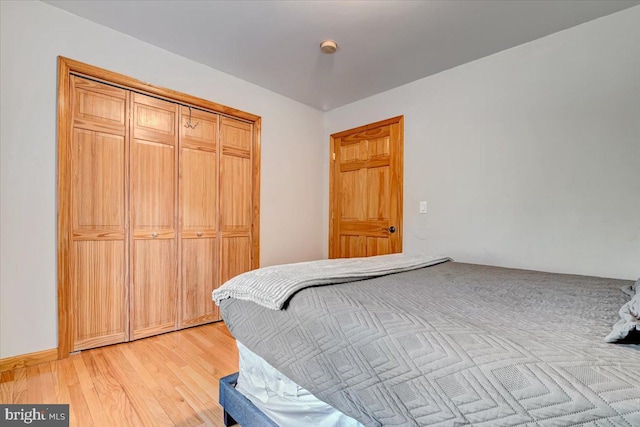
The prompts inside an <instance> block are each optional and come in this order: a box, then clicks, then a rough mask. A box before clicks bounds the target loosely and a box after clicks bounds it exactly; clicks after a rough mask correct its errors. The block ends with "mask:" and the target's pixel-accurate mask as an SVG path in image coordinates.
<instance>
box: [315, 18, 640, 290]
mask: <svg viewBox="0 0 640 427" xmlns="http://www.w3.org/2000/svg"><path fill="white" fill-rule="evenodd" d="M639 40H640V6H637V7H634V8H631V9H628V10H625V11H622V12H620V13H617V14H614V15H610V16H608V17H604V18H601V19H598V20H595V21H592V22H590V23H586V24H583V25H580V26H578V27H574V28H572V29H569V30H566V31H563V32H560V33H556V34H554V35H551V36H548V37H545V38H543V39H539V40H536V41H533V42H531V43H527V44H525V45H521V46H518V47H515V48H513V49H510V50H507V51H504V52H501V53H498V54H495V55H492V56H489V57H486V58H483V59H480V60H478V61H474V62H472V63H468V64H465V65H462V66H459V67H457V68H454V69H451V70H448V71H445V72H442V73H440V74H437V75H434V76H431V77H428V78H425V79H422V80H419V81H416V82H413V83H410V84H407V85H405V86H403V87H400V88H397V89H394V90H391V91H388V92H385V93H382V94H379V95H377V96H374V97H371V98H367V99H364V100H361V101H358V102H355V103H353V104H350V105H347V106H345V107H342V108H338V109H335V110H332V111H330V112H329V113H327V115H326V117H325V120H326V128H327V132H326V134H325V141H328V138H329V134H330V133H334V132H338V131H342V130H345V129H349V128H353V127H356V126H359V125H363V124H366V123H370V122H374V121H377V120H381V119H386V118H389V117H393V116H396V115H400V114H404V116H405V177H404V179H405V181H404V184H405V192H404V194H405V203H404V221H405V224H404V236H405V240H404V249H405V251H422V252H426V253H439V254H446V255H450V256H452V257H453V258H454V259H456V260H458V261H464V262H472V263H482V264H492V265H500V266H509V267H518V268H528V269H536V270H546V271H553V272H566V273H576V274H587V275H596V276H604V277H614V278H625V279H636V278H638V277H639V276H640V43H638V41H639ZM324 158H325V169H328V158H329V155H328V147H327V146H326V145H325V156H324ZM327 187H328V183H327V181H325V193H327V190H326V188H327ZM421 200H426V201H427V202H428V213H427V214H425V215H420V214H419V213H418V203H419V201H421ZM325 206H326V204H325ZM326 223H327V219H326V217H325V224H326ZM325 227H326V226H325ZM325 230H326V228H325ZM325 247H326V244H325Z"/></svg>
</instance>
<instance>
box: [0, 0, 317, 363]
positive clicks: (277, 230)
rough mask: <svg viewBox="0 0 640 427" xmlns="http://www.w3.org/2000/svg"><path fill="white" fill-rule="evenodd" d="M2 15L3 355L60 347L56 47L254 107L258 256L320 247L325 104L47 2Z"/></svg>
mask: <svg viewBox="0 0 640 427" xmlns="http://www.w3.org/2000/svg"><path fill="white" fill-rule="evenodd" d="M0 16H1V21H0V31H1V33H0V42H1V45H0V52H1V57H0V60H1V61H0V62H1V70H0V83H1V86H0V92H1V94H2V96H1V105H0V111H1V113H0V118H1V122H0V128H1V131H0V137H1V139H0V141H1V151H0V153H1V168H0V171H1V188H0V190H1V193H0V197H1V216H0V233H1V236H2V239H1V243H0V245H1V246H0V254H1V263H0V358H5V357H9V356H13V355H19V354H25V353H30V352H34V351H39V350H45V349H50V348H55V347H57V301H56V289H57V283H56V195H55V190H56V83H57V77H56V71H57V68H56V67H57V62H56V61H57V59H56V58H57V56H58V55H62V56H66V57H69V58H72V59H76V60H79V61H82V62H86V63H89V64H91V65H95V66H99V67H103V68H106V69H108V70H111V71H116V72H119V73H123V74H126V75H129V76H131V77H134V78H137V79H140V80H143V81H146V82H149V83H152V84H155V85H159V86H163V87H167V88H171V89H174V90H177V91H181V92H185V93H188V94H191V95H195V96H199V97H201V98H205V99H208V100H211V101H214V102H218V103H221V104H224V105H227V106H230V107H233V108H237V109H240V110H244V111H247V112H250V113H253V114H257V115H260V116H262V119H263V120H262V125H263V127H262V177H261V184H262V187H261V261H262V265H269V264H274V263H281V262H289V261H301V260H309V259H316V258H321V257H323V256H324V255H325V252H324V248H323V245H322V242H323V241H324V240H326V235H325V234H323V233H324V229H323V224H324V216H323V213H322V211H323V209H324V204H323V199H324V198H325V194H324V187H323V177H324V175H326V169H325V168H323V165H322V163H321V161H320V160H319V159H320V158H321V156H322V155H323V146H324V145H325V141H324V140H323V139H322V136H323V121H322V120H323V113H322V112H320V111H318V110H315V109H313V108H310V107H307V106H304V105H302V104H300V103H297V102H295V101H292V100H290V99H288V98H285V97H282V96H280V95H277V94H275V93H273V92H269V91H267V90H265V89H263V88H260V87H258V86H255V85H253V84H249V83H247V82H245V81H242V80H239V79H237V78H234V77H232V76H230V75H227V74H224V73H221V72H219V71H216V70H213V69H211V68H208V67H205V66H203V65H201V64H198V63H195V62H193V61H189V60H187V59H185V58H182V57H179V56H177V55H175V54H172V53H170V52H167V51H165V50H162V49H158V48H156V47H153V46H151V45H149V44H146V43H143V42H141V41H139V40H136V39H134V38H131V37H128V36H125V35H123V34H121V33H118V32H115V31H113V30H110V29H108V28H105V27H102V26H99V25H97V24H94V23H92V22H90V21H87V20H84V19H81V18H79V17H76V16H74V15H71V14H68V13H66V12H64V11H61V10H60V9H57V8H54V7H52V6H49V5H47V4H44V3H40V2H28V1H20V2H7V1H1V2H0Z"/></svg>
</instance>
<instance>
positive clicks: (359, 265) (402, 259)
mask: <svg viewBox="0 0 640 427" xmlns="http://www.w3.org/2000/svg"><path fill="white" fill-rule="evenodd" d="M445 261H451V258H448V257H443V256H427V255H420V254H413V255H409V254H393V255H380V256H373V257H367V258H340V259H329V260H321V261H309V262H300V263H295V264H284V265H273V266H270V267H264V268H259V269H257V270H252V271H248V272H246V273H243V274H240V275H238V276H236V277H234V278H232V279H231V280H228V281H227V282H226V283H225V284H224V285H222V286H221V287H220V288H218V289H216V290H215V291H213V300H214V301H215V302H216V304H218V305H219V304H220V301H222V300H223V299H226V298H236V299H241V300H246V301H252V302H254V303H256V304H259V305H261V306H263V307H266V308H270V309H272V310H281V309H282V308H283V307H284V305H285V303H286V302H287V301H288V300H289V298H291V296H293V294H295V293H296V292H298V291H299V290H302V289H304V288H306V287H309V286H318V285H329V284H336V283H347V282H355V281H358V280H364V279H371V278H374V277H379V276H385V275H387V274H394V273H401V272H403V271H409V270H415V269H418V268H423V267H428V266H430V265H435V264H440V263H442V262H445Z"/></svg>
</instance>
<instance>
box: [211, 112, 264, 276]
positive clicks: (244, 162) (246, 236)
mask: <svg viewBox="0 0 640 427" xmlns="http://www.w3.org/2000/svg"><path fill="white" fill-rule="evenodd" d="M252 134H253V125H252V124H250V123H246V122H243V121H240V120H236V119H231V118H228V117H221V118H220V145H221V159H220V239H221V242H220V243H221V244H220V247H221V248H220V251H221V256H220V265H221V268H220V283H224V282H225V281H227V280H229V279H230V278H232V277H234V276H237V275H238V274H240V273H244V272H245V271H249V270H251V245H252V241H251V224H252V211H251V206H252V205H253V204H252V188H253V170H252V161H251V156H252V152H251V150H252ZM256 173H257V171H256Z"/></svg>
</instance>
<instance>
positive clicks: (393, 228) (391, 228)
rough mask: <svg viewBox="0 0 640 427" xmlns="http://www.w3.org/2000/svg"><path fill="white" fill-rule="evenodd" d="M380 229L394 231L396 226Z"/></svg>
mask: <svg viewBox="0 0 640 427" xmlns="http://www.w3.org/2000/svg"><path fill="white" fill-rule="evenodd" d="M382 231H388V232H389V233H395V232H396V228H395V227H394V226H393V225H392V226H391V227H389V228H383V229H382Z"/></svg>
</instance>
